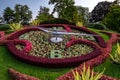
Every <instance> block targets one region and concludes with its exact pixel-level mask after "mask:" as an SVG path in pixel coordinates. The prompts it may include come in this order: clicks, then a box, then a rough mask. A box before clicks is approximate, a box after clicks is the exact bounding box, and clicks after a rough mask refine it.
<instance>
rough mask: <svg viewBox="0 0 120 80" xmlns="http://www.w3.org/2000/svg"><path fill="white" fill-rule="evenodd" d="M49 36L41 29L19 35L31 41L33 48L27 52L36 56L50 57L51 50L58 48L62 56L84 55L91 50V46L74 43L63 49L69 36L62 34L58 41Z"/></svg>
mask: <svg viewBox="0 0 120 80" xmlns="http://www.w3.org/2000/svg"><path fill="white" fill-rule="evenodd" d="M50 37H52V35H49V34H45V33H44V32H42V31H30V32H28V33H25V34H23V35H21V36H20V37H19V39H24V40H28V41H30V42H31V43H32V45H33V49H32V51H30V52H29V53H28V54H29V55H32V56H36V57H46V58H50V54H51V50H60V51H61V53H59V54H60V55H61V56H62V58H69V57H75V56H80V55H85V54H87V53H90V52H92V51H93V49H92V48H91V47H89V46H87V45H85V44H76V45H73V46H71V47H69V48H68V49H65V48H66V46H65V45H66V43H67V41H69V40H70V36H67V35H63V36H62V37H63V39H64V41H63V42H60V43H54V42H51V41H50V40H49V38H50ZM21 47H22V46H21ZM43 53H44V54H43ZM56 58H57V57H56Z"/></svg>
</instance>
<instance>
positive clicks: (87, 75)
mask: <svg viewBox="0 0 120 80" xmlns="http://www.w3.org/2000/svg"><path fill="white" fill-rule="evenodd" d="M104 70H105V69H104ZM104 70H103V71H102V72H100V73H97V74H95V75H94V71H93V70H90V67H88V68H87V67H86V66H85V64H84V66H83V70H82V71H81V75H79V72H77V71H76V72H74V71H72V72H73V75H74V80H99V79H100V78H101V77H102V74H103V73H104Z"/></svg>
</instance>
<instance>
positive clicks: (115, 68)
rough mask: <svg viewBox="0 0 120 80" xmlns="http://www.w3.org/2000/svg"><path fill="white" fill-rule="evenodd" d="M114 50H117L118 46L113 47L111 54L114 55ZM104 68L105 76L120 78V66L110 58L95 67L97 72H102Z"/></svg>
mask: <svg viewBox="0 0 120 80" xmlns="http://www.w3.org/2000/svg"><path fill="white" fill-rule="evenodd" d="M114 49H116V45H114V46H113V49H112V52H111V54H114V52H115V51H114ZM104 68H105V72H104V74H106V75H108V76H112V77H115V78H120V65H119V64H115V63H113V62H112V60H111V59H110V57H109V58H108V59H107V60H106V61H105V62H104V63H102V64H101V65H99V66H97V67H95V71H102V70H103V69H104Z"/></svg>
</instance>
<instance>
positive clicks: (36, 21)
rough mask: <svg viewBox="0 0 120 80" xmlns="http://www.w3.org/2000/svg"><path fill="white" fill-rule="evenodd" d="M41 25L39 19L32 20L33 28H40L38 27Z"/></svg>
mask: <svg viewBox="0 0 120 80" xmlns="http://www.w3.org/2000/svg"><path fill="white" fill-rule="evenodd" d="M39 23H40V21H39V20H37V19H35V20H32V21H31V22H30V24H31V25H33V26H38V25H39Z"/></svg>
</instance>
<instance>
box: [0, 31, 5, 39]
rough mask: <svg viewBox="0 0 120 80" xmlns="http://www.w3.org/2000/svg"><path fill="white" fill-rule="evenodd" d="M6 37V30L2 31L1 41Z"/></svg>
mask: <svg viewBox="0 0 120 80" xmlns="http://www.w3.org/2000/svg"><path fill="white" fill-rule="evenodd" d="M4 39H5V33H4V31H0V41H2V40H4Z"/></svg>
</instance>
